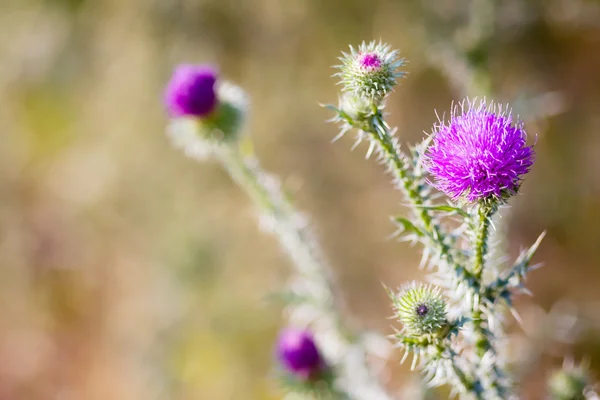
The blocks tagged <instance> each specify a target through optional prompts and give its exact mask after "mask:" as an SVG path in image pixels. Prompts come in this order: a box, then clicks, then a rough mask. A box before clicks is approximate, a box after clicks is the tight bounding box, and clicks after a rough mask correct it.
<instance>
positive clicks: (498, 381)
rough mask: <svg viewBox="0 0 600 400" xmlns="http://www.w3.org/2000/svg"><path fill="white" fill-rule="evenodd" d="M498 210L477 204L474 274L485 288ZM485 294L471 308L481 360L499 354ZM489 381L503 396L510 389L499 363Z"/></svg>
mask: <svg viewBox="0 0 600 400" xmlns="http://www.w3.org/2000/svg"><path fill="white" fill-rule="evenodd" d="M496 211H497V205H495V204H488V203H486V202H481V203H480V204H479V205H478V206H477V210H476V215H475V223H474V229H475V235H474V243H473V246H474V251H475V252H474V256H473V270H472V273H473V276H474V278H475V280H476V281H477V282H479V287H481V288H484V287H485V285H484V283H483V272H484V269H485V261H486V260H485V258H486V255H487V252H488V241H489V236H490V228H491V219H492V216H493V215H494V213H495V212H496ZM483 294H484V293H478V294H477V295H476V296H474V301H473V305H472V310H471V320H472V321H473V332H474V334H475V353H476V355H477V357H478V358H479V360H481V359H482V358H483V357H484V356H485V355H486V353H492V355H494V356H495V355H496V354H497V350H496V348H495V347H494V344H493V343H492V333H491V332H490V331H489V329H487V328H486V326H488V325H489V321H488V318H487V316H486V314H485V313H484V312H483V308H482V304H481V303H482V301H483ZM489 375H490V376H489V377H488V381H489V382H490V388H491V389H492V390H493V391H494V392H495V393H496V394H497V395H498V396H500V397H502V396H503V395H504V394H505V393H506V392H507V391H508V389H507V388H506V387H504V385H503V383H502V380H503V377H504V376H505V373H504V371H502V369H501V367H500V366H498V365H497V364H494V365H493V366H492V367H491V370H490V372H489Z"/></svg>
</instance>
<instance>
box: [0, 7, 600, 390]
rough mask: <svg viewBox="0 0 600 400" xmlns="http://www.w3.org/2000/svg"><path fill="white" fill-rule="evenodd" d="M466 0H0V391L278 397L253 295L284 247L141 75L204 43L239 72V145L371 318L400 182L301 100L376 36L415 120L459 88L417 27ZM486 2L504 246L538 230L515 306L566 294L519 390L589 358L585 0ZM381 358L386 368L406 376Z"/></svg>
mask: <svg viewBox="0 0 600 400" xmlns="http://www.w3.org/2000/svg"><path fill="white" fill-rule="evenodd" d="M470 3H471V2H470V1H466V0H455V1H450V0H445V1H441V0H435V1H434V0H428V1H421V2H418V1H399V0H398V1H393V0H245V1H244V0H128V1H127V0H44V1H42V0H37V1H36V0H1V1H0V296H1V299H2V303H1V304H2V306H1V307H0V399H3V400H4V399H7V400H8V399H10V400H13V399H20V400H30V399H31V400H36V399H40V400H41V399H44V400H46V399H57V400H58V399H60V400H75V399H86V400H94V399H102V400H107V399H128V400H134V399H145V400H147V399H203V400H204V399H207V400H213V399H214V400H222V399H236V400H238V399H242V400H255V399H256V400H258V399H261V400H266V399H277V398H280V397H281V393H280V392H279V391H278V389H277V385H276V383H275V382H274V381H273V380H272V376H271V366H272V359H273V356H272V353H273V351H272V348H273V341H274V339H275V337H276V334H277V330H278V329H279V327H280V326H282V324H284V323H285V322H284V321H283V320H282V317H281V305H279V304H274V303H271V302H269V301H267V300H265V299H266V298H267V297H268V294H269V293H271V292H273V291H276V290H278V289H279V288H280V287H281V286H282V285H284V284H285V281H286V277H287V276H288V275H289V273H290V268H289V267H290V266H289V263H288V260H287V258H286V257H285V256H284V255H283V254H282V253H281V252H280V250H279V249H278V247H277V243H276V241H274V240H273V238H271V237H269V236H267V235H263V234H262V233H259V231H258V229H257V227H256V218H255V215H254V212H253V208H252V207H251V206H250V204H249V202H248V200H247V199H246V198H245V196H244V195H243V193H241V191H240V190H239V189H238V188H236V187H235V186H234V185H233V184H232V182H231V181H230V180H229V178H228V177H227V175H226V174H225V173H224V172H223V171H222V170H220V169H219V168H218V166H217V165H214V164H210V163H207V164H199V163H196V162H195V161H193V160H190V159H187V158H185V157H184V156H183V155H182V154H181V153H179V152H178V151H176V150H174V149H173V148H171V146H170V144H169V142H168V140H167V138H166V136H165V135H164V128H165V125H166V123H167V119H166V116H165V114H164V110H163V105H162V90H163V87H164V85H165V84H166V82H167V81H168V79H169V77H170V74H171V71H172V68H173V67H174V66H175V65H176V64H178V63H181V62H209V63H213V64H215V65H218V66H219V68H220V70H221V73H222V75H223V76H224V77H226V78H227V79H230V80H232V81H234V82H236V83H238V84H239V85H241V86H242V87H244V88H245V89H246V90H247V92H248V93H249V95H250V97H251V100H252V113H251V123H250V126H249V128H248V133H249V134H251V135H252V137H253V140H254V143H255V147H256V151H257V153H258V155H259V156H260V158H261V160H262V162H263V165H264V166H265V168H266V169H268V170H270V171H272V172H275V173H277V174H278V175H279V176H281V177H282V179H283V180H284V182H285V184H286V186H287V187H288V188H289V189H290V191H291V192H292V193H293V194H294V196H295V197H296V201H297V203H298V205H299V207H300V208H301V209H303V210H305V211H306V212H308V213H309V214H310V215H311V217H312V220H313V221H314V222H315V226H316V229H317V231H318V233H319V236H320V238H321V239H322V242H323V244H324V246H325V248H326V250H327V253H328V256H329V258H330V259H331V261H332V264H334V266H335V267H336V276H337V280H338V281H339V283H340V287H341V288H342V290H341V293H340V295H341V296H342V297H343V298H344V300H345V301H346V302H347V303H348V312H349V314H351V315H352V316H353V317H355V318H357V319H358V320H359V321H361V323H362V324H363V326H364V327H366V328H370V329H376V330H378V331H380V332H382V333H384V334H389V333H391V332H392V330H391V327H390V325H391V324H393V323H392V322H391V321H390V320H389V319H387V317H388V316H389V315H390V314H391V309H390V306H389V302H388V300H387V299H386V294H385V292H384V290H383V289H382V286H381V283H382V282H385V284H386V285H388V286H391V287H393V286H397V285H400V284H401V283H403V282H404V281H406V280H409V279H415V278H419V277H420V276H421V275H422V271H419V270H418V269H417V264H418V261H419V258H420V253H419V251H418V249H417V248H411V247H410V246H409V245H407V244H405V243H396V242H394V241H391V240H388V239H386V238H387V237H388V235H389V234H390V233H392V232H393V226H392V225H391V224H390V222H389V219H388V217H389V216H390V215H394V214H398V213H402V212H404V211H403V209H402V205H401V204H402V199H401V198H400V196H399V193H398V192H396V191H394V190H393V189H392V187H391V185H390V182H389V177H387V176H386V175H385V174H384V173H383V171H382V169H381V168H380V166H379V165H377V164H376V163H375V162H374V161H373V160H370V161H365V160H364V149H357V150H356V151H354V152H350V151H349V149H350V146H351V144H352V142H351V140H350V139H349V138H346V139H343V140H341V141H339V142H337V143H335V144H333V145H332V144H330V141H331V139H332V138H333V137H334V136H335V134H336V128H335V127H334V126H332V125H327V124H325V123H324V120H325V119H326V118H328V117H329V116H330V115H329V114H328V112H327V111H326V110H324V109H322V108H320V107H319V106H318V103H319V102H332V103H335V102H336V98H337V92H336V91H337V89H338V87H336V86H335V80H334V79H332V78H331V77H330V75H331V74H332V73H333V72H334V70H333V69H332V68H331V65H334V64H336V61H337V60H336V57H337V56H338V55H339V51H340V50H345V49H347V45H348V44H358V43H359V42H361V41H362V40H371V39H377V40H378V39H382V40H384V41H386V42H388V43H390V44H391V45H392V46H393V47H395V48H399V49H401V51H402V55H403V56H404V57H406V58H407V59H408V60H409V64H408V65H407V67H406V69H407V71H408V72H409V74H408V78H407V79H405V80H403V81H402V84H401V86H400V87H399V88H398V89H397V90H396V93H395V94H394V95H393V96H392V99H391V102H390V104H389V106H388V111H389V112H390V114H391V117H390V121H391V122H392V123H393V124H394V125H397V126H398V127H399V135H400V137H401V139H402V142H403V143H404V142H415V141H417V140H419V138H421V137H422V136H423V133H422V132H423V131H426V132H429V131H430V129H431V126H432V125H433V123H434V122H435V121H436V119H437V117H436V115H435V112H434V110H437V111H438V113H440V114H442V113H443V112H445V111H448V110H449V107H450V104H451V101H452V100H460V99H461V98H462V96H463V93H462V90H461V88H460V87H458V86H457V85H456V81H455V80H453V79H455V77H453V76H451V75H450V76H449V75H448V72H450V74H452V73H457V74H459V75H460V65H456V66H454V65H448V62H449V61H448V60H447V58H446V57H445V51H446V50H448V48H446V47H444V46H445V45H444V44H443V43H441V44H440V43H439V42H434V41H433V39H432V36H433V35H432V34H436V35H437V37H442V38H445V39H446V40H447V41H448V40H449V43H450V44H452V43H454V42H460V41H461V40H462V39H461V38H462V36H461V35H463V33H464V32H462V30H461V27H464V26H465V24H466V23H467V20H468V15H469V12H470V11H469V10H470V8H469V7H470ZM479 3H481V1H479ZM492 23H493V26H494V31H493V35H492V36H491V37H490V38H489V40H488V41H486V43H485V46H484V47H483V48H484V49H485V53H486V57H484V58H485V59H486V62H485V66H484V72H485V74H487V75H486V76H487V77H488V78H489V82H490V85H491V91H492V92H493V97H494V99H496V100H499V101H501V102H510V103H512V104H513V106H514V107H515V109H516V111H518V112H519V113H520V114H521V115H522V116H523V118H524V119H525V121H526V127H527V129H528V132H529V134H530V135H531V136H532V137H535V136H536V135H537V144H536V151H537V162H536V164H535V166H534V168H533V171H532V172H531V174H530V175H529V177H528V179H527V180H526V182H525V183H524V185H523V188H522V193H523V195H521V196H519V197H518V198H516V199H514V201H513V202H512V205H513V207H512V209H511V212H510V213H508V214H507V215H506V221H505V224H506V227H507V228H506V229H507V231H508V239H509V240H508V244H509V246H508V247H509V252H510V254H511V256H512V257H514V256H516V254H517V253H518V251H519V249H520V247H522V246H525V245H529V244H531V243H532V242H533V241H534V240H535V238H536V237H537V235H538V234H539V233H540V232H541V231H542V230H545V229H546V230H548V236H547V237H546V240H545V241H544V243H543V244H542V247H541V249H540V251H539V254H538V256H536V260H537V261H544V263H545V265H544V268H543V269H541V270H538V271H535V272H533V273H532V275H531V277H530V279H529V281H528V282H529V287H530V288H531V290H532V291H533V292H534V294H535V295H534V297H533V298H526V297H521V298H520V300H519V304H518V308H519V309H520V310H521V311H523V312H522V314H523V318H524V326H525V330H526V331H528V333H529V334H531V335H534V336H535V335H537V334H539V335H541V336H544V335H545V334H547V335H549V332H541V333H540V332H537V333H535V332H534V333H532V331H533V328H532V327H536V326H537V327H538V328H539V327H544V326H545V325H544V324H543V323H541V322H540V321H542V318H543V315H544V312H548V311H549V310H551V309H554V310H555V311H556V309H557V307H556V306H555V304H556V303H557V302H559V301H563V299H568V300H569V301H570V303H569V304H566V303H564V302H562V303H560V304H562V305H560V306H559V307H558V308H559V309H560V310H563V311H564V310H567V311H566V313H567V314H569V315H572V314H574V313H576V314H577V315H578V316H579V320H578V322H577V325H576V326H575V327H574V328H573V329H572V330H568V332H567V333H566V335H565V336H566V339H570V340H569V341H571V342H572V343H568V342H567V343H564V342H562V341H554V340H550V339H548V340H545V341H538V342H537V344H538V345H539V346H542V347H543V346H546V347H547V348H544V349H543V350H544V356H543V357H542V359H541V360H542V361H541V363H540V364H537V362H536V367H535V368H532V369H531V371H533V372H531V371H530V372H528V375H526V379H525V380H524V382H523V385H524V386H526V387H528V388H529V391H530V396H531V397H530V398H532V399H537V398H541V395H540V392H539V388H540V385H541V384H542V381H543V379H544V378H543V376H544V373H545V371H546V370H547V369H548V368H550V367H552V366H557V365H560V363H561V362H562V361H561V359H560V358H559V357H558V356H557V355H558V354H561V353H564V354H567V355H571V356H573V357H575V359H576V360H579V359H581V358H582V357H585V356H588V357H591V359H592V366H594V367H596V369H598V367H599V366H600V340H599V339H598V332H600V330H599V327H600V307H598V304H600V291H599V290H598V287H599V284H600V269H599V268H598V267H599V265H598V264H599V260H600V245H599V244H600V229H599V228H598V227H599V226H600V113H599V112H598V110H599V107H600V3H599V2H598V1H592V0H587V1H586V0H536V1H528V0H505V1H502V2H498V8H497V10H496V12H495V14H494V17H493V20H492ZM467 35H468V32H467ZM472 56H473V57H475V58H472V59H471V60H470V61H472V62H475V63H477V62H478V60H479V58H478V57H481V55H477V54H475V55H473V54H472ZM479 67H480V68H481V65H479ZM459 78H460V76H459ZM463 89H464V88H463ZM521 106H522V107H521ZM532 303H537V304H539V305H540V306H541V308H539V309H538V308H535V307H534V306H532V305H531V304H532ZM510 320H511V321H512V319H510ZM511 324H512V325H515V324H514V323H513V322H511ZM570 324H571V321H570V320H566V319H565V320H560V321H559V325H560V327H561V328H567V327H568V326H570ZM528 327H529V328H528ZM543 329H546V328H542V330H543ZM547 329H550V328H547ZM513 330H514V332H517V333H518V332H521V331H522V330H523V329H522V328H519V327H513ZM544 337H545V336H544ZM526 346H528V345H526ZM396 361H397V360H395V359H394V360H392V361H390V365H389V371H388V373H386V376H387V377H388V379H389V382H388V384H389V387H391V388H399V387H401V386H402V385H403V382H404V381H405V380H406V379H407V375H406V367H401V368H398V367H395V365H396V364H397V362H396ZM538 367H539V368H538Z"/></svg>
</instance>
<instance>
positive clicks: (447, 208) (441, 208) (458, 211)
mask: <svg viewBox="0 0 600 400" xmlns="http://www.w3.org/2000/svg"><path fill="white" fill-rule="evenodd" d="M421 208H422V209H424V210H431V211H444V212H448V213H451V214H458V215H460V216H461V217H464V218H468V217H469V213H467V212H466V211H465V210H463V209H461V208H458V207H452V206H451V205H441V206H421Z"/></svg>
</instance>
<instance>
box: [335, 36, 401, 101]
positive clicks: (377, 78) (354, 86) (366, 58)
mask: <svg viewBox="0 0 600 400" xmlns="http://www.w3.org/2000/svg"><path fill="white" fill-rule="evenodd" d="M342 54H343V57H340V61H342V64H341V65H338V66H336V68H339V69H340V72H338V73H337V74H335V75H334V76H338V77H340V84H341V85H343V89H342V90H343V91H344V92H350V93H353V94H354V95H355V96H358V97H363V98H365V99H369V100H372V101H375V102H376V103H379V102H380V101H381V100H382V99H383V98H384V97H385V95H387V94H388V93H389V92H390V91H391V90H392V89H393V88H394V86H396V84H397V79H398V78H400V77H402V76H403V75H404V72H401V71H398V68H400V67H401V66H402V65H404V59H401V58H398V51H396V50H391V48H390V46H389V45H387V44H383V43H381V42H379V43H377V42H375V41H373V42H371V43H369V44H366V43H364V42H363V43H362V44H361V45H360V46H358V49H354V48H353V47H352V46H350V53H344V52H342Z"/></svg>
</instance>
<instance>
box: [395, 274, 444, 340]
mask: <svg viewBox="0 0 600 400" xmlns="http://www.w3.org/2000/svg"><path fill="white" fill-rule="evenodd" d="M391 297H392V302H393V305H394V309H395V311H396V317H397V318H398V319H399V320H400V322H402V325H403V333H404V334H405V335H407V336H410V337H419V336H424V335H436V334H439V333H441V332H443V331H445V329H444V328H446V327H447V326H448V319H447V308H448V306H447V303H446V300H445V299H444V297H443V296H442V294H441V292H440V290H439V288H437V287H435V286H432V285H425V284H422V283H416V282H412V283H410V284H408V285H406V286H404V287H403V288H402V289H401V290H400V292H399V293H398V294H394V293H392V294H391Z"/></svg>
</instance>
